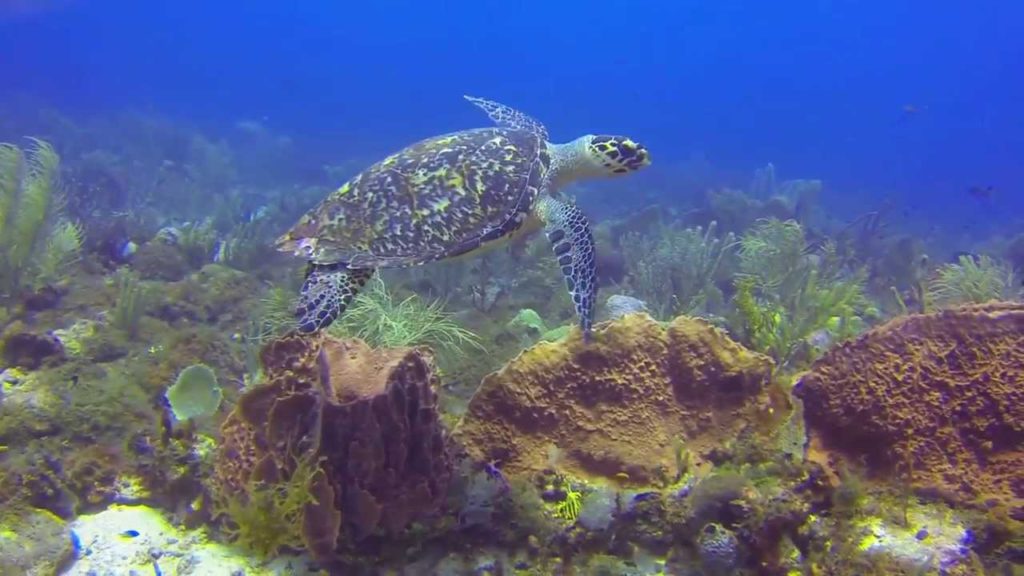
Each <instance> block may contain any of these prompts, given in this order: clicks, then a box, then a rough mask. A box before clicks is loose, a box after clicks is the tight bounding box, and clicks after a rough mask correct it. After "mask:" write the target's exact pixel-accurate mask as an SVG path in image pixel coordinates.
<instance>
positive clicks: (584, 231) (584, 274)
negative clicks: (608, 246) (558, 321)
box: [537, 196, 597, 341]
mask: <svg viewBox="0 0 1024 576" xmlns="http://www.w3.org/2000/svg"><path fill="white" fill-rule="evenodd" d="M537 214H538V215H539V216H540V219H541V220H542V221H543V222H544V232H545V234H547V237H548V240H550V241H551V246H552V248H554V250H555V257H556V258H558V266H559V268H561V270H562V276H564V277H565V284H566V286H567V287H568V288H569V295H570V296H572V303H573V306H574V307H575V308H576V316H577V317H578V318H579V323H580V329H582V330H583V339H584V341H588V340H590V329H591V327H592V326H593V324H594V302H595V301H596V300H597V263H596V260H595V259H594V235H593V234H592V233H591V232H590V222H589V221H588V220H587V217H586V216H584V215H583V212H581V211H580V209H579V208H577V207H576V205H575V204H569V203H567V202H562V201H560V200H555V199H554V198H551V197H549V196H545V197H543V198H541V199H539V200H538V201H537Z"/></svg>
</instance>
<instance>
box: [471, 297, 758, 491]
mask: <svg viewBox="0 0 1024 576" xmlns="http://www.w3.org/2000/svg"><path fill="white" fill-rule="evenodd" d="M771 373H772V361H771V360H770V359H769V358H768V357H766V356H764V355H762V354H758V353H756V352H751V351H749V350H747V349H745V348H743V347H742V346H740V345H739V344H737V343H736V342H734V341H732V340H731V339H730V338H729V337H728V336H727V335H726V334H725V333H724V332H722V331H721V330H719V329H718V328H716V327H714V326H712V325H711V324H709V323H708V322H706V321H704V320H701V319H697V318H688V317H679V318H677V319H676V320H674V321H673V322H672V323H670V324H669V325H667V326H665V325H662V324H660V323H658V322H656V321H655V320H654V319H652V318H651V317H650V316H648V315H646V314H629V315H626V316H623V317H622V318H620V319H617V320H614V321H612V322H607V323H604V324H601V325H599V326H598V327H597V328H596V331H595V338H594V340H593V342H590V343H585V342H583V341H582V339H581V338H580V336H579V334H576V333H574V334H572V335H570V336H569V337H567V338H565V339H564V340H561V341H558V342H542V343H540V344H537V345H535V346H533V347H532V348H529V349H527V350H525V351H524V352H522V353H521V354H520V355H519V356H517V357H516V358H514V359H513V360H512V361H510V362H509V363H508V364H507V365H506V366H504V367H503V368H502V369H501V370H499V371H498V372H495V373H493V374H490V375H488V376H487V377H485V378H484V380H483V383H482V384H481V386H480V388H479V390H478V391H477V393H476V394H475V395H474V397H473V399H472V400H471V401H470V404H469V408H468V410H467V413H466V416H465V417H464V418H463V421H462V422H461V423H460V425H459V427H458V429H457V432H456V436H457V439H458V440H459V441H460V442H461V443H462V444H464V445H465V447H466V449H467V450H468V451H469V453H470V454H471V455H473V456H474V457H476V458H479V459H481V460H484V461H491V460H496V461H500V462H501V463H502V467H503V468H502V469H503V470H505V471H506V472H511V473H516V472H526V471H536V470H542V469H544V468H546V467H549V466H550V464H551V459H552V455H553V454H554V453H557V454H558V456H557V457H558V459H559V463H558V464H559V466H560V467H563V468H564V469H565V471H567V472H573V473H576V474H580V475H596V476H603V477H608V478H617V479H619V480H623V479H628V481H631V482H635V483H648V482H651V481H654V480H657V479H659V478H664V477H666V476H671V475H673V474H674V473H675V472H676V465H677V464H676V461H675V458H676V454H675V453H674V450H673V446H677V445H678V443H679V442H680V441H683V442H685V443H686V445H687V448H688V450H689V451H690V452H691V453H700V452H701V451H702V448H703V449H708V450H710V449H711V448H712V447H714V446H720V445H721V443H722V442H726V441H728V440H729V439H730V438H731V437H733V436H734V435H735V433H736V431H737V430H738V429H739V428H740V427H742V426H743V425H744V423H745V422H748V420H745V418H744V413H745V412H744V411H745V410H748V409H750V408H751V407H752V406H753V405H756V404H757V399H758V398H759V397H762V396H763V394H764V392H765V387H766V384H767V383H768V382H769V380H770V377H771Z"/></svg>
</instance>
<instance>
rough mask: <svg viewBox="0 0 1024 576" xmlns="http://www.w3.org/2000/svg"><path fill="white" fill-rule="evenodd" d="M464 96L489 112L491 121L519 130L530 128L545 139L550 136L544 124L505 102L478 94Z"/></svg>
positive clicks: (529, 129)
mask: <svg viewBox="0 0 1024 576" xmlns="http://www.w3.org/2000/svg"><path fill="white" fill-rule="evenodd" d="M463 98H465V99H466V100H469V101H470V102H472V103H473V104H475V105H477V106H479V107H480V108H481V109H482V110H483V111H484V112H486V113H487V116H489V117H490V119H491V121H492V122H494V123H495V124H497V125H498V126H505V127H507V128H515V129H517V130H528V131H530V132H533V133H534V134H536V135H538V136H539V137H540V138H541V139H543V140H547V138H548V131H547V129H546V128H544V125H543V124H541V123H540V122H538V121H536V120H534V119H533V118H531V117H529V116H527V115H526V114H523V113H522V112H520V111H518V110H516V109H514V108H511V107H509V106H505V105H504V104H501V103H499V102H495V101H493V100H487V99H484V98H477V97H476V96H463Z"/></svg>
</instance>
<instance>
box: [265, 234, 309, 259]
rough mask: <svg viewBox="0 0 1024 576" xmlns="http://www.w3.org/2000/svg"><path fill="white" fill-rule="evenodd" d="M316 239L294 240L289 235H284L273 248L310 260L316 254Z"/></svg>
mask: <svg viewBox="0 0 1024 576" xmlns="http://www.w3.org/2000/svg"><path fill="white" fill-rule="evenodd" d="M316 244H317V242H316V238H294V237H293V236H292V235H291V234H285V235H283V236H281V237H280V238H278V239H277V241H276V242H275V243H274V246H275V247H276V248H277V250H278V251H280V252H290V253H292V254H294V255H295V256H300V257H302V258H312V257H313V253H314V252H316Z"/></svg>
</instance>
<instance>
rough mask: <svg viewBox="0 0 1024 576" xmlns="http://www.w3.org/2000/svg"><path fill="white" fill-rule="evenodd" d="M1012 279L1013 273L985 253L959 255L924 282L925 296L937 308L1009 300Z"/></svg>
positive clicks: (1013, 285) (1012, 294)
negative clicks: (926, 291)
mask: <svg viewBox="0 0 1024 576" xmlns="http://www.w3.org/2000/svg"><path fill="white" fill-rule="evenodd" d="M1013 278H1014V275H1013V270H1011V269H1010V268H1008V267H1006V266H1005V265H1004V264H1002V263H1000V262H998V261H996V260H995V259H993V258H992V257H991V256H988V255H987V254H982V255H981V256H979V257H977V258H974V257H972V256H960V257H959V258H957V261H956V262H950V263H948V264H943V265H942V266H940V267H939V269H938V270H936V271H935V276H934V278H933V279H932V280H931V281H930V282H929V283H928V297H929V299H930V302H932V303H933V304H934V305H935V306H937V307H939V308H948V307H951V306H958V305H960V304H983V303H985V302H988V301H991V300H1009V299H1012V298H1013V297H1014V296H1015V294H1014V290H1016V284H1015V282H1014V279H1013Z"/></svg>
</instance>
